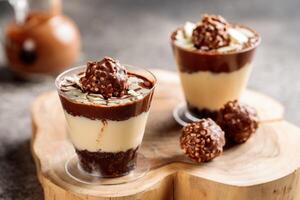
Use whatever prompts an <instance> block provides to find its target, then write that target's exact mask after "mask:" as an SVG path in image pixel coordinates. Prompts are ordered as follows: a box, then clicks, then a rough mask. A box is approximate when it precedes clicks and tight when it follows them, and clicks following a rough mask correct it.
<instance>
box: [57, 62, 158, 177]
mask: <svg viewBox="0 0 300 200" xmlns="http://www.w3.org/2000/svg"><path fill="white" fill-rule="evenodd" d="M127 69H128V73H129V74H134V75H136V76H138V77H143V78H144V79H145V80H147V81H145V83H148V86H147V87H148V88H147V90H145V92H143V93H140V94H139V95H136V96H134V97H133V96H130V97H122V98H110V99H108V100H103V99H102V98H99V96H97V94H87V93H83V92H82V91H81V90H80V89H77V90H70V91H71V92H70V91H65V90H62V87H61V84H62V83H63V81H64V80H66V77H71V76H73V75H77V74H80V73H83V72H84V71H85V70H86V66H80V67H75V68H72V69H70V70H67V71H65V72H63V73H62V74H60V75H59V76H58V77H57V79H56V81H55V84H56V87H57V90H58V95H59V97H60V100H61V103H62V107H63V110H64V114H65V117H66V124H67V130H68V134H69V138H70V141H71V142H72V144H73V145H74V147H75V151H76V153H77V156H78V166H79V168H80V170H81V171H84V172H85V173H87V174H90V175H93V176H97V177H104V178H114V177H121V176H125V175H127V174H129V173H130V172H131V171H132V170H134V169H135V168H136V167H137V155H138V154H137V152H138V149H139V147H140V145H141V142H142V139H143V135H144V131H145V126H146V122H147V118H148V114H149V108H150V104H151V101H152V96H153V92H154V88H155V85H156V78H155V76H154V75H153V74H152V73H151V72H149V71H147V70H145V69H141V68H134V67H127ZM149 83H150V84H149ZM104 101H105V103H103V102H104ZM73 175H74V174H73ZM74 176H76V175H74Z"/></svg>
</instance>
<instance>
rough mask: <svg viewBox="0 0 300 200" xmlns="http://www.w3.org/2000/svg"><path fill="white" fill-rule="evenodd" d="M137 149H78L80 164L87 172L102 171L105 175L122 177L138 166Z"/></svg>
mask: <svg viewBox="0 0 300 200" xmlns="http://www.w3.org/2000/svg"><path fill="white" fill-rule="evenodd" d="M137 150H138V147H137V148H135V149H128V150H127V151H120V152H116V153H112V152H101V151H99V152H90V151H87V150H78V149H76V153H77V155H78V158H79V162H80V166H81V167H82V168H83V170H85V171H86V172H89V173H92V172H96V173H100V174H101V175H102V176H103V177H120V176H124V175H127V174H128V173H129V172H130V171H131V170H133V169H134V168H135V166H136V158H137Z"/></svg>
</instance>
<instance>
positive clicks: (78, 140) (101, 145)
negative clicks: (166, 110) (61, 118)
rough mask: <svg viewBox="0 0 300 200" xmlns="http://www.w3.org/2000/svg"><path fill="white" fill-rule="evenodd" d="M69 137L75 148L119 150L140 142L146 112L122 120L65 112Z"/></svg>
mask: <svg viewBox="0 0 300 200" xmlns="http://www.w3.org/2000/svg"><path fill="white" fill-rule="evenodd" d="M65 116H66V121H67V128H68V132H69V137H70V139H71V141H72V143H73V145H74V146H75V148H76V149H77V150H87V151H89V152H99V151H101V152H120V151H127V150H128V149H131V148H133V149H135V148H136V147H137V146H139V145H140V144H141V142H142V139H143V135H144V131H145V126H146V121H147V117H148V112H143V113H141V114H140V115H137V116H135V117H131V118H129V119H127V120H123V121H112V120H97V119H95V120H92V119H89V118H87V117H83V116H73V115H70V114H69V113H68V112H65Z"/></svg>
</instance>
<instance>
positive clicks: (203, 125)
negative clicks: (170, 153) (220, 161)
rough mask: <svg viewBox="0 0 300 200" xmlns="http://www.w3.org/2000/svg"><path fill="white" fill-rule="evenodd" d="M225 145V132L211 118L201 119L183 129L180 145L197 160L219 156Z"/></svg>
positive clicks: (202, 160)
mask: <svg viewBox="0 0 300 200" xmlns="http://www.w3.org/2000/svg"><path fill="white" fill-rule="evenodd" d="M224 145H225V138H224V132H223V131H222V130H221V128H220V127H219V126H218V125H217V124H216V123H215V122H214V121H213V120H211V119H201V120H199V121H197V122H194V123H190V124H188V125H187V126H185V127H184V128H183V129H182V134H181V137H180V146H181V148H182V149H183V151H184V153H185V154H186V155H187V156H188V157H189V158H191V159H192V160H194V161H196V162H207V161H210V160H212V159H213V158H215V157H217V156H219V155H220V154H221V153H222V152H223V146H224Z"/></svg>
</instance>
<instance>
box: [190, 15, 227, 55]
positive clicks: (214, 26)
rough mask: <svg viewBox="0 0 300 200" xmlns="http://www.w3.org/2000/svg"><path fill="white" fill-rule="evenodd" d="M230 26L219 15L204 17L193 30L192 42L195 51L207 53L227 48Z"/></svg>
mask: <svg viewBox="0 0 300 200" xmlns="http://www.w3.org/2000/svg"><path fill="white" fill-rule="evenodd" d="M229 26H230V24H229V23H228V22H227V21H226V20H225V19H224V18H223V17H221V16H219V15H204V16H203V17H202V21H201V22H200V23H199V24H198V25H197V27H196V28H195V29H194V30H193V34H192V42H193V44H194V46H195V47H196V48H197V49H201V50H204V51H209V50H212V49H218V48H220V47H224V46H228V45H229V43H230V37H229V34H228V29H229Z"/></svg>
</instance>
